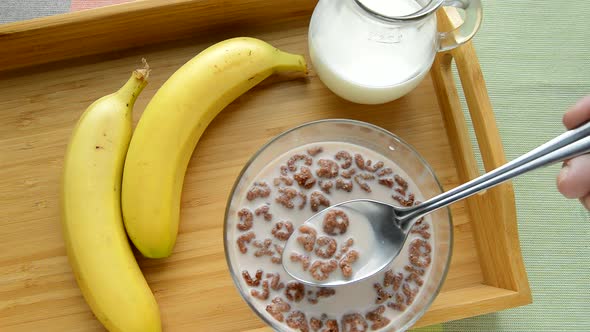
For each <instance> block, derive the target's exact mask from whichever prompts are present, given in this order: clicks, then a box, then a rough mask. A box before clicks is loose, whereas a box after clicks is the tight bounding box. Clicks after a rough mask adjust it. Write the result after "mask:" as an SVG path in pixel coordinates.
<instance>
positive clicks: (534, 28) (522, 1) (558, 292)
mask: <svg viewBox="0 0 590 332" xmlns="http://www.w3.org/2000/svg"><path fill="white" fill-rule="evenodd" d="M483 5H484V22H483V26H482V28H481V30H480V31H479V33H478V35H477V36H476V37H475V39H474V44H475V47H476V49H477V52H478V57H479V59H480V62H481V66H482V70H483V72H484V77H485V79H486V82H487V86H488V91H489V94H490V97H491V100H492V105H493V106H494V110H495V114H496V120H497V122H498V127H499V130H500V135H501V137H502V140H503V143H504V148H505V151H506V155H507V158H508V160H511V159H514V158H516V157H518V156H519V155H521V154H523V153H526V152H528V151H530V150H531V149H533V148H535V147H536V146H538V145H540V144H541V143H544V142H545V141H547V140H549V139H551V138H553V137H555V136H557V135H559V134H560V133H562V132H563V131H564V128H563V126H562V124H561V117H562V115H563V113H564V111H565V110H566V109H567V108H568V107H569V106H570V105H572V104H574V103H575V102H576V101H577V100H578V99H579V98H581V97H583V96H584V95H587V94H590V1H548V0H541V1H539V0H519V1H500V0H488V1H484V3H483ZM463 107H464V109H466V104H465V102H464V99H463ZM471 134H472V135H471V136H472V140H473V144H474V146H476V141H475V138H474V137H475V136H474V135H473V131H472V132H471ZM480 165H481V163H480ZM558 171H559V166H553V167H549V168H546V169H543V170H539V171H536V172H535V173H532V174H529V175H525V176H524V177H521V178H519V179H516V180H515V181H514V188H515V194H516V208H517V214H518V227H519V232H520V240H521V247H522V252H523V256H524V261H525V266H526V269H527V272H528V277H529V281H530V284H531V288H532V293H533V304H531V305H528V306H524V307H520V308H515V309H510V310H505V311H502V312H498V313H494V314H489V315H484V316H479V317H474V318H470V319H465V320H460V321H454V322H450V323H446V324H444V331H510V332H512V331H590V245H589V243H590V214H589V213H588V212H587V211H586V210H584V209H583V208H582V207H581V205H580V204H579V203H578V202H577V201H571V200H567V199H565V198H563V197H562V196H561V195H560V194H559V193H558V191H557V189H556V187H555V177H556V175H557V173H558ZM588 171H589V172H590V170H588ZM434 331H439V330H436V329H430V328H426V329H423V330H421V331H420V332H434Z"/></svg>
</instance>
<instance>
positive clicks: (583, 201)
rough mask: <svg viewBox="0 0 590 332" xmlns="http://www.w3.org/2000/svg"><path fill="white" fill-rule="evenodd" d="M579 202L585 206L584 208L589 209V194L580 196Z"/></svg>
mask: <svg viewBox="0 0 590 332" xmlns="http://www.w3.org/2000/svg"><path fill="white" fill-rule="evenodd" d="M580 202H582V205H584V207H585V208H586V210H588V211H590V195H586V196H584V197H583V198H580Z"/></svg>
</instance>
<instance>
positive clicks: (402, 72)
mask: <svg viewBox="0 0 590 332" xmlns="http://www.w3.org/2000/svg"><path fill="white" fill-rule="evenodd" d="M322 1H324V2H326V1H327V2H330V1H342V0H322ZM322 1H320V4H319V6H321V5H322V3H321V2H322ZM362 2H363V3H364V4H365V5H366V6H367V7H369V8H371V9H372V10H374V11H376V12H379V13H382V14H384V15H389V16H395V15H397V16H400V15H406V14H411V13H413V12H416V11H418V10H420V9H421V8H422V6H420V5H419V4H418V3H416V2H415V1H414V0H363V1H362ZM324 5H325V6H328V5H327V4H324ZM332 6H337V7H338V10H336V11H334V10H332V11H329V10H316V13H318V14H316V13H314V17H313V18H312V20H318V22H319V20H322V21H323V20H325V21H326V22H322V23H321V31H314V29H312V31H310V35H309V51H310V56H311V59H312V63H313V67H314V69H315V71H316V72H317V73H318V75H319V77H320V79H321V80H322V82H323V83H324V84H325V85H326V86H328V88H329V89H330V90H332V91H333V92H334V93H336V94H337V95H339V96H341V97H342V98H345V99H348V100H350V101H353V102H357V103H362V104H378V103H384V102H387V101H391V100H394V99H397V98H400V97H402V96H403V95H405V94H407V93H408V92H410V91H411V90H413V89H414V88H415V87H416V86H417V85H418V84H419V83H420V82H421V81H422V79H423V78H424V76H425V75H426V73H427V72H428V70H429V68H430V66H431V65H432V60H431V59H432V56H431V55H432V53H434V52H435V47H436V45H435V43H436V36H435V34H436V20H435V19H427V20H425V21H422V22H418V23H415V24H414V23H404V24H403V25H400V26H395V25H393V24H382V23H375V22H371V21H369V20H371V19H369V18H366V17H364V16H366V15H361V14H359V11H363V10H362V9H360V8H355V7H358V6H357V5H356V4H355V3H354V2H353V1H352V0H347V1H342V2H341V4H338V5H332ZM328 14H329V15H330V17H326V16H327V15H328ZM372 20H374V19H372ZM314 24H316V23H315V22H313V21H312V26H313V25H314ZM317 24H318V25H319V23H317Z"/></svg>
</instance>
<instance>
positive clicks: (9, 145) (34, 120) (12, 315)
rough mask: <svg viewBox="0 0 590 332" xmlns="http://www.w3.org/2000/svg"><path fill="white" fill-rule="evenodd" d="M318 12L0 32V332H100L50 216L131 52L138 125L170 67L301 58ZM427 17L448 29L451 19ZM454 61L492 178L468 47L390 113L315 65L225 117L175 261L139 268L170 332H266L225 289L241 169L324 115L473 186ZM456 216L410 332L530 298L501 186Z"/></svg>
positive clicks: (225, 13) (159, 3) (244, 7)
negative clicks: (390, 139)
mask: <svg viewBox="0 0 590 332" xmlns="http://www.w3.org/2000/svg"><path fill="white" fill-rule="evenodd" d="M314 5H315V1H312V0H290V1H278V0H275V1H269V0H243V1H238V0H227V1H223V2H220V1H215V0H200V1H188V0H184V1H166V0H148V1H139V2H135V3H129V4H124V5H117V6H112V7H105V8H100V9H96V10H90V11H84V12H78V13H73V14H65V15H59V16H54V17H49V18H41V19H36V20H31V21H27V22H19V23H12V24H8V25H4V26H0V209H1V211H2V214H1V222H0V253H1V255H0V330H2V331H82V330H83V331H88V330H101V329H102V327H101V325H100V324H99V322H98V321H97V320H96V319H95V318H94V317H93V315H92V312H91V311H90V310H89V308H88V306H87V305H86V304H85V302H84V300H83V298H82V295H81V293H80V291H79V289H78V286H77V285H76V282H75V280H74V277H73V275H72V272H71V269H70V266H69V265H68V261H67V257H66V253H65V248H64V243H63V239H62V235H61V228H60V220H59V209H58V192H59V184H60V174H61V166H62V159H63V155H64V152H65V148H66V144H67V141H68V138H69V135H70V133H71V131H72V127H73V125H74V124H75V122H76V121H77V119H78V117H79V116H80V114H81V113H82V112H83V110H84V109H85V108H86V107H87V106H88V105H89V104H90V103H91V102H92V101H94V100H95V99H97V98H99V97H101V96H103V95H105V94H107V93H110V92H112V91H115V89H117V88H118V87H119V86H120V85H121V84H122V83H123V82H125V80H126V79H127V78H128V75H129V72H130V71H131V70H132V69H134V68H135V67H136V66H138V65H139V64H140V59H141V57H146V58H147V59H148V60H149V62H150V64H151V66H152V67H153V72H152V76H151V81H150V84H149V85H148V87H147V88H146V90H145V91H144V92H143V94H142V95H141V96H140V98H139V100H138V102H137V104H136V112H135V114H134V117H135V119H136V120H137V119H138V118H139V116H140V114H141V111H142V110H143V109H144V107H145V105H146V103H147V101H148V100H149V99H150V98H151V97H152V96H153V94H154V92H155V91H156V89H157V88H158V87H159V86H161V84H162V83H163V82H164V81H165V80H166V79H167V78H168V77H169V76H170V75H171V74H172V72H174V71H175V70H176V69H177V68H178V67H179V66H180V65H182V64H183V63H184V62H186V61H187V60H188V59H190V58H191V57H193V56H194V55H196V54H197V53H198V52H199V51H201V50H203V49H204V48H205V47H207V46H209V45H211V44H212V43H214V42H217V41H220V40H222V39H225V38H228V37H233V36H238V35H248V36H254V37H258V38H261V39H264V40H266V41H268V42H270V43H272V44H274V45H275V46H277V47H280V48H282V49H285V50H287V51H291V52H299V53H303V54H306V55H307V26H308V23H309V18H310V15H311V12H312V10H313V8H314ZM438 14H439V23H440V25H441V28H442V29H446V30H448V29H449V28H450V26H451V25H452V24H451V21H450V20H449V18H448V14H446V13H445V12H444V11H440V12H439V13H438ZM451 14H453V13H451ZM454 14H456V12H454ZM451 16H452V15H451ZM174 40H176V41H174ZM80 56H85V57H83V58H80ZM453 60H454V63H455V64H456V66H457V69H458V72H459V74H460V77H461V83H462V86H463V90H464V92H465V96H466V98H467V103H468V106H469V111H470V114H471V119H472V122H473V126H474V128H475V133H476V135H477V140H478V143H479V144H478V145H479V150H480V152H481V155H482V157H483V161H484V164H485V168H486V169H492V168H494V167H497V166H499V165H501V164H503V163H504V162H505V157H504V152H503V150H502V146H501V140H500V137H499V135H498V130H497V128H496V124H495V120H494V114H493V112H492V108H491V105H490V101H489V98H488V95H487V92H486V89H485V84H484V81H483V78H482V73H481V70H480V67H479V64H478V61H477V57H476V54H475V51H474V48H473V47H472V45H470V44H467V45H464V46H463V47H460V48H458V49H456V50H454V51H452V52H450V53H446V54H440V55H438V57H437V59H436V62H435V64H434V66H433V69H432V70H431V73H430V75H429V76H428V77H427V78H426V79H425V80H424V82H423V83H422V84H421V85H420V86H419V87H418V88H417V89H416V90H415V91H413V92H412V93H410V94H409V95H408V96H406V97H404V98H402V99H400V100H398V101H395V102H393V103H389V104H386V105H379V106H362V105H355V104H351V103H347V102H345V101H343V100H341V99H339V98H338V97H336V96H334V95H333V94H332V93H330V92H329V91H328V90H327V89H326V88H325V87H324V86H323V85H322V83H321V82H320V80H319V79H318V78H317V77H316V75H315V73H314V72H313V69H312V71H311V73H310V76H309V78H308V79H306V80H291V81H283V82H273V83H272V84H269V83H263V84H262V85H261V86H259V87H256V88H255V89H254V90H252V91H251V92H249V93H247V94H245V95H244V96H243V97H241V98H239V99H238V100H237V101H236V102H234V103H233V104H231V105H230V106H229V107H228V108H227V109H226V110H224V111H223V112H222V113H221V115H219V116H218V118H216V119H215V120H214V122H213V123H212V125H211V126H210V127H209V128H208V129H207V132H206V134H205V136H204V137H203V138H202V140H201V142H200V143H199V145H198V147H197V149H196V151H195V153H194V155H193V157H192V160H191V163H190V166H189V169H188V173H187V176H186V182H185V186H184V191H183V197H182V212H181V225H180V234H179V237H178V242H177V245H176V247H175V250H174V254H173V255H172V256H171V257H170V258H168V259H161V260H146V259H141V258H140V259H139V261H140V264H141V266H142V269H143V271H144V273H145V275H146V278H147V280H148V282H149V284H150V286H151V287H152V289H153V291H154V293H155V296H156V299H157V301H158V303H159V305H160V308H161V312H162V319H163V324H164V327H165V330H167V331H232V332H234V331H247V330H252V331H253V330H256V331H269V330H270V329H268V328H266V327H264V323H263V322H262V321H261V320H260V319H259V318H258V317H257V316H256V315H255V314H254V313H253V312H252V311H251V310H250V309H249V308H248V306H247V305H246V304H245V302H244V301H243V300H242V299H241V298H240V296H239V294H238V291H237V289H236V288H235V287H234V285H233V283H232V281H231V278H230V276H229V272H228V269H227V266H226V262H225V258H224V253H223V236H222V227H223V214H224V207H225V203H226V199H227V197H228V195H229V192H230V189H231V186H232V184H233V182H234V180H235V179H236V177H237V175H238V173H239V171H240V170H241V168H242V167H243V166H244V163H245V162H246V161H247V159H248V158H249V157H250V156H251V155H252V154H253V153H254V152H255V151H256V150H258V149H259V148H260V147H261V146H262V145H263V144H264V143H265V142H267V141H268V140H269V139H271V138H272V137H273V136H275V135H277V134H279V133H280V132H282V131H284V130H286V129H289V128H291V127H293V126H296V125H299V124H302V123H304V122H307V121H311V120H317V119H323V118H351V119H357V120H362V121H367V122H371V123H374V124H376V125H379V126H381V127H384V128H386V129H388V130H390V131H392V132H394V133H396V134H398V135H400V136H401V137H403V138H404V139H405V140H407V141H408V142H409V143H410V144H412V145H414V146H415V147H416V148H417V149H418V151H419V152H420V153H421V154H422V155H423V156H425V158H426V159H427V160H428V162H429V163H430V164H431V165H432V166H433V167H434V169H435V172H436V174H437V175H438V177H439V178H440V180H441V181H442V183H443V185H444V187H445V189H450V188H452V187H454V186H456V185H458V184H459V183H462V182H464V181H467V180H469V179H471V178H473V177H475V176H477V175H478V168H477V163H476V159H475V157H474V151H473V148H472V146H471V143H470V139H469V135H468V129H467V128H468V125H467V123H466V120H465V117H464V115H463V112H462V110H461V105H460V102H459V98H458V94H457V89H456V85H455V82H454V80H453V75H452V72H451V66H452V63H453ZM452 214H453V220H454V232H455V241H454V254H453V258H452V263H451V268H450V272H449V274H448V277H447V279H446V282H445V284H444V287H443V289H442V292H441V293H440V295H439V296H438V297H437V299H436V301H435V302H434V304H433V305H432V307H431V308H430V310H429V311H428V313H427V314H426V315H425V316H424V317H423V318H422V319H421V320H420V321H419V322H418V324H417V325H418V326H422V325H430V324H433V323H439V322H444V321H449V320H455V319H459V318H464V317H470V316H474V315H479V314H483V313H488V312H492V311H497V310H502V309H506V308H511V307H515V306H519V305H524V304H527V303H530V301H531V294H530V289H529V285H528V281H527V277H526V272H525V269H524V265H523V261H522V257H521V252H520V247H519V242H518V234H517V224H516V213H515V204H514V194H513V191H512V187H511V185H510V184H504V185H502V186H500V187H497V188H495V189H493V190H489V191H488V192H487V193H485V194H482V195H479V196H474V197H472V198H470V199H468V200H467V201H466V202H465V203H459V204H456V205H455V206H453V207H452ZM105 268H106V269H108V266H105Z"/></svg>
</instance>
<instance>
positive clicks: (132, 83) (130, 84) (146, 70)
mask: <svg viewBox="0 0 590 332" xmlns="http://www.w3.org/2000/svg"><path fill="white" fill-rule="evenodd" d="M142 62H143V68H141V69H136V70H134V71H133V73H132V74H131V77H130V78H129V80H128V81H127V83H125V85H123V86H122V87H121V89H119V91H117V94H119V95H120V96H121V97H122V98H123V99H124V100H129V105H128V106H129V107H133V105H134V104H135V101H136V100H137V97H138V96H139V94H140V93H141V91H142V90H143V88H145V86H146V85H147V83H148V81H147V79H148V77H149V76H150V71H151V69H150V66H149V64H148V63H147V61H146V60H145V59H142Z"/></svg>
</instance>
